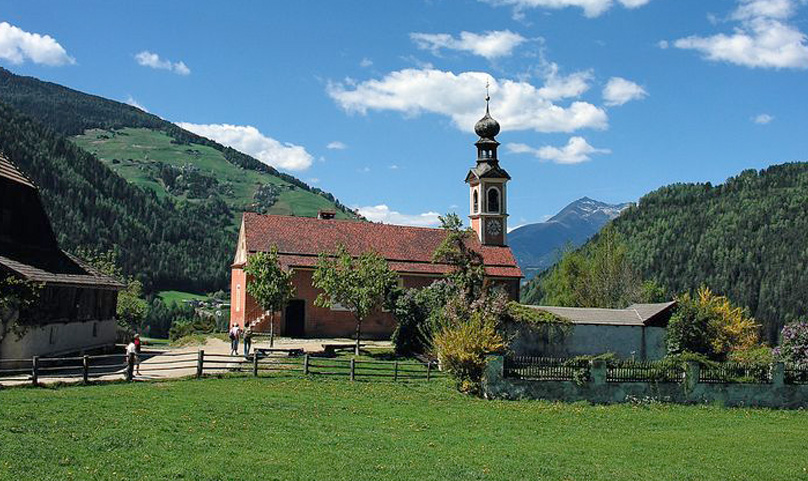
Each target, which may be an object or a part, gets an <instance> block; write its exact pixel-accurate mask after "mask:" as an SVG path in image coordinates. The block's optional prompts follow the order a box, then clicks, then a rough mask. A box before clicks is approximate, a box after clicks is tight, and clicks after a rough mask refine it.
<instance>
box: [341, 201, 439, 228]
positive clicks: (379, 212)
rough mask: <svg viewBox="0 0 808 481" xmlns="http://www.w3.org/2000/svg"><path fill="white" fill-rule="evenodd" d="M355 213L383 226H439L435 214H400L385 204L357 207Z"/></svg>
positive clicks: (436, 214)
mask: <svg viewBox="0 0 808 481" xmlns="http://www.w3.org/2000/svg"><path fill="white" fill-rule="evenodd" d="M357 211H358V212H359V214H360V215H362V216H364V217H365V218H367V219H368V220H370V221H373V222H383V223H385V224H397V225H411V226H417V227H432V226H437V225H438V224H440V220H438V216H439V215H440V214H438V213H437V212H424V213H422V214H402V213H401V212H397V211H395V210H390V207H388V206H387V205H385V204H379V205H370V206H366V207H358V208H357Z"/></svg>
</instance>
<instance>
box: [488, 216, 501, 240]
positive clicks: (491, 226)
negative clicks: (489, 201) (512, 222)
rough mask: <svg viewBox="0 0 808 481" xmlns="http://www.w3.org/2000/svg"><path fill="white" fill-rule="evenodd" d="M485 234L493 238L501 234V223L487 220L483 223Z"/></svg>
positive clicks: (497, 220)
mask: <svg viewBox="0 0 808 481" xmlns="http://www.w3.org/2000/svg"><path fill="white" fill-rule="evenodd" d="M485 232H486V233H487V234H488V235H490V236H493V237H496V236H498V235H500V234H502V221H501V220H499V219H488V220H487V221H485Z"/></svg>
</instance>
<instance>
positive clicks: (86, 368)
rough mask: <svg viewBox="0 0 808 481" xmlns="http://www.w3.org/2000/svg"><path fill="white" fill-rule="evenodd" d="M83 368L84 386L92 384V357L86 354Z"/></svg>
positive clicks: (82, 362)
mask: <svg viewBox="0 0 808 481" xmlns="http://www.w3.org/2000/svg"><path fill="white" fill-rule="evenodd" d="M81 367H82V371H81V379H82V381H84V384H87V383H88V382H90V356H88V355H86V354H85V355H84V357H82V358H81Z"/></svg>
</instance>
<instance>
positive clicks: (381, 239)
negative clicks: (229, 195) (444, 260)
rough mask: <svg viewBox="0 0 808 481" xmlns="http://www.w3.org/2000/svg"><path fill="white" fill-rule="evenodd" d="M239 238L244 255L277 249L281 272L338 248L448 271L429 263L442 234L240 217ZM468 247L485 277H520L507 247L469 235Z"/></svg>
mask: <svg viewBox="0 0 808 481" xmlns="http://www.w3.org/2000/svg"><path fill="white" fill-rule="evenodd" d="M244 236H245V241H246V251H247V252H248V253H252V252H266V251H269V250H270V248H271V247H272V246H273V245H275V246H277V248H278V252H279V254H280V261H281V263H282V264H283V265H284V266H286V267H314V266H315V264H316V263H317V256H318V255H319V254H320V253H321V252H334V251H335V250H336V248H337V246H338V245H340V244H341V245H344V246H345V247H346V249H347V250H348V252H349V253H350V254H351V255H353V256H359V255H361V254H362V253H363V252H367V251H371V250H372V251H375V252H377V253H378V254H379V255H381V256H382V257H384V258H385V259H386V260H387V262H388V263H389V264H390V268H391V269H393V270H395V271H397V272H407V273H421V274H435V275H442V274H446V273H447V272H448V271H449V269H450V267H449V266H448V265H446V264H436V263H433V262H432V253H433V252H435V249H436V248H437V247H438V246H439V245H440V244H441V242H443V239H445V238H446V232H445V231H444V230H443V229H432V228H426V227H409V226H400V225H390V224H376V223H372V222H360V221H353V220H337V219H327V220H326V219H316V218H311V217H292V216H281V215H261V214H255V213H245V214H244ZM469 247H470V248H472V249H474V250H476V251H477V252H479V253H480V254H481V255H482V256H483V261H484V263H485V269H486V273H487V274H488V275H489V276H492V277H509V278H519V277H522V271H521V270H520V269H519V266H518V265H517V264H516V259H515V258H514V256H513V253H512V252H511V249H510V248H509V247H502V246H483V245H481V244H480V242H479V240H478V239H477V237H476V236H470V238H469Z"/></svg>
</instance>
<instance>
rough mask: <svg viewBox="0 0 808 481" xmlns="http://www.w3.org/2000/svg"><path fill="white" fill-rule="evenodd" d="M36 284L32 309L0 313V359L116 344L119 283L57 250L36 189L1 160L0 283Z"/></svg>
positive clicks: (54, 238) (54, 237)
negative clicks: (21, 281)
mask: <svg viewBox="0 0 808 481" xmlns="http://www.w3.org/2000/svg"><path fill="white" fill-rule="evenodd" d="M9 277H12V278H16V279H21V280H25V281H29V282H30V283H31V284H32V285H35V286H37V292H38V295H37V297H36V300H35V301H34V303H33V305H31V306H29V307H27V308H24V309H14V308H11V307H7V308H5V309H3V312H0V318H2V322H0V358H28V357H31V356H35V355H38V356H42V355H54V354H61V353H68V352H77V351H84V350H90V349H95V348H102V347H105V346H110V345H113V344H114V343H115V338H116V321H115V310H116V305H117V299H118V291H119V290H120V289H122V288H123V285H122V284H120V283H119V282H118V281H117V280H115V279H113V278H111V277H109V276H106V275H104V274H102V273H100V272H98V271H96V270H95V269H93V268H92V267H90V266H88V265H85V264H84V263H82V262H81V261H80V260H78V259H76V258H75V257H73V256H71V255H69V254H67V253H66V252H64V251H62V250H61V249H60V248H59V245H58V244H57V241H56V236H55V235H54V233H53V230H52V229H51V224H50V221H49V220H48V216H47V214H46V213H45V210H44V209H43V206H42V201H41V199H40V197H39V192H38V191H37V188H36V187H35V186H34V184H33V183H32V182H31V181H30V180H28V179H27V178H26V177H25V176H24V175H23V174H22V173H21V172H20V171H19V169H17V167H16V166H15V165H14V164H12V163H11V161H9V160H8V159H6V158H5V157H3V156H2V155H0V280H2V279H6V278H9Z"/></svg>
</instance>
